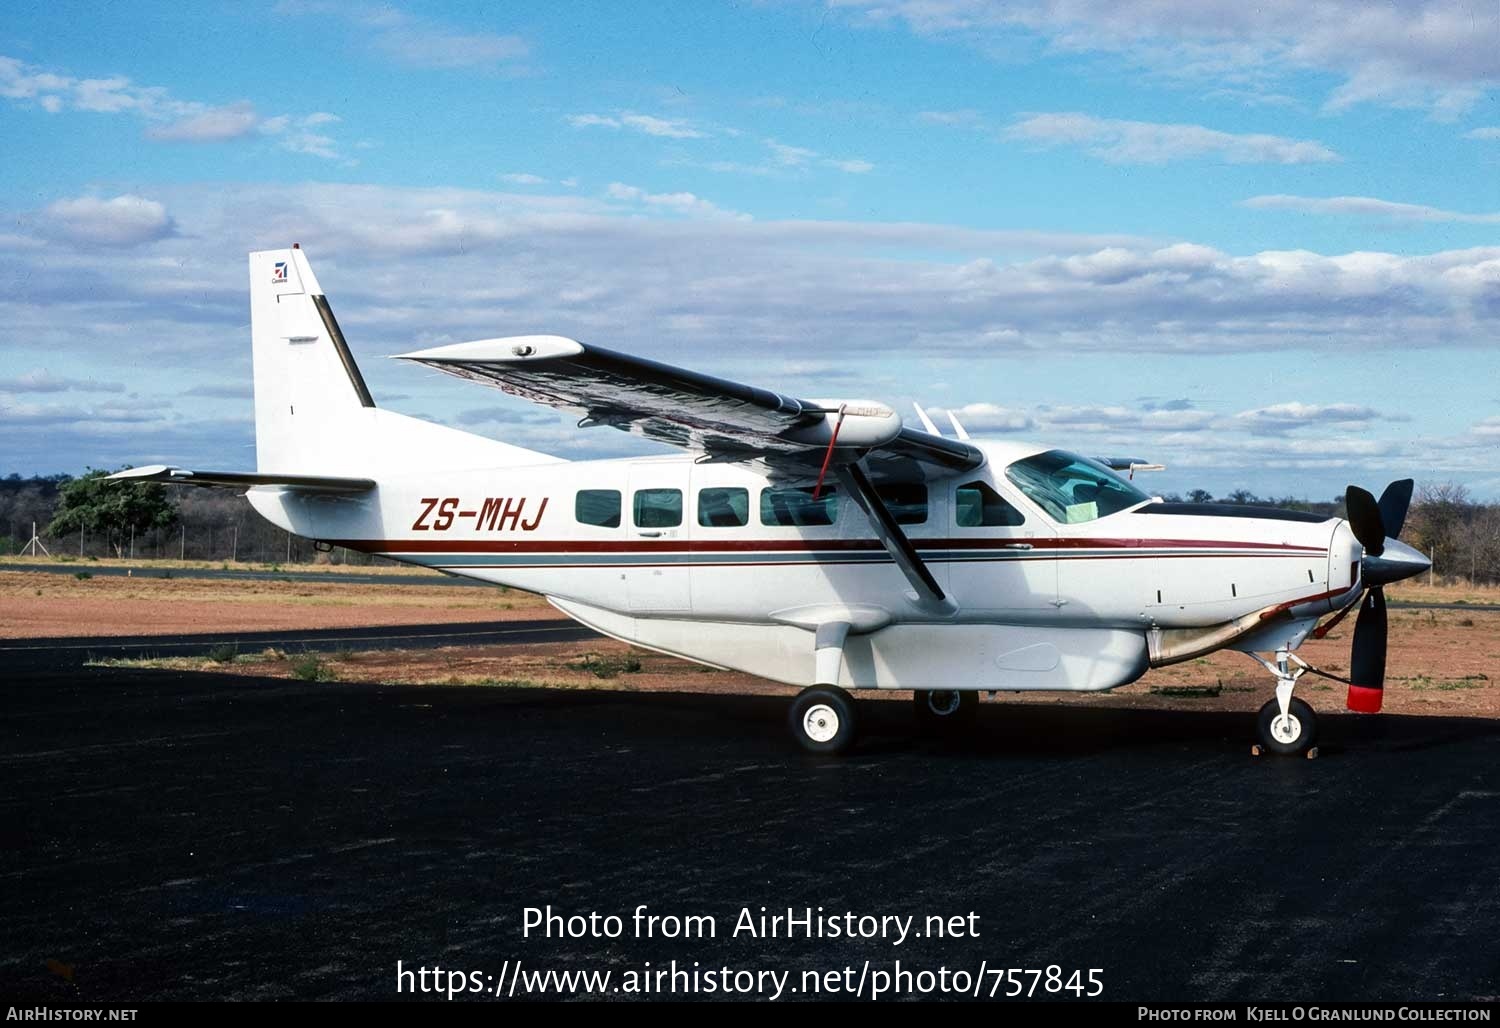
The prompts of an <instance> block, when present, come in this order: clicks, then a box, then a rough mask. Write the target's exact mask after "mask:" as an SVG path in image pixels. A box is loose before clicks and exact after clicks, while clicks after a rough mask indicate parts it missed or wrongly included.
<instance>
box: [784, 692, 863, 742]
mask: <svg viewBox="0 0 1500 1028" xmlns="http://www.w3.org/2000/svg"><path fill="white" fill-rule="evenodd" d="M787 724H788V727H790V728H791V730H792V738H794V739H796V740H797V744H798V745H799V746H801V747H802V748H803V749H804V750H806V751H807V752H808V753H817V754H821V755H825V756H834V755H837V754H840V753H845V752H847V751H848V750H849V748H850V747H851V746H853V745H854V738H855V729H856V725H855V715H854V698H853V697H852V696H850V695H849V694H848V693H846V692H845V691H844V690H842V689H840V688H839V687H838V686H836V685H814V686H810V687H808V688H806V689H803V690H802V691H801V692H800V693H798V694H797V698H796V699H795V700H793V701H792V708H791V710H790V711H789V712H788V715H787Z"/></svg>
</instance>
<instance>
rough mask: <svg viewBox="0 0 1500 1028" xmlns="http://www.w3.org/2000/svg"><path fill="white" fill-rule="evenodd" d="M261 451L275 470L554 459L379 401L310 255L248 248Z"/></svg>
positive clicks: (263, 466) (352, 470) (353, 470)
mask: <svg viewBox="0 0 1500 1028" xmlns="http://www.w3.org/2000/svg"><path fill="white" fill-rule="evenodd" d="M250 335H251V342H252V345H253V348H254V349H253V354H254V366H255V454H256V465H257V468H258V470H259V471H260V472H262V473H270V474H275V475H288V474H292V475H297V474H301V475H315V476H316V475H324V476H326V475H363V476H373V475H374V474H375V472H376V471H381V472H391V473H398V474H399V473H402V472H408V471H418V470H429V471H432V470H446V469H448V468H461V467H507V466H515V465H521V464H536V463H545V462H550V461H554V460H556V459H557V458H553V457H548V456H547V455H545V454H541V453H536V452H534V451H532V450H525V449H522V448H520V447H517V446H509V445H507V444H505V443H501V442H497V441H495V440H493V439H487V438H485V437H483V436H476V435H471V434H470V433H467V432H459V431H456V430H454V429H450V428H444V427H443V426H441V425H435V424H433V423H431V422H428V421H421V420H418V419H416V418H409V417H405V416H403V415H400V414H396V413H394V412H391V411H385V410H381V409H379V408H378V407H376V406H375V400H374V399H373V398H372V397H371V396H370V390H369V388H368V387H367V386H366V385H365V380H364V376H363V375H361V374H360V371H359V366H358V365H357V364H355V362H354V355H353V354H352V353H351V352H350V350H349V344H348V343H347V342H346V341H345V340H344V334H343V332H341V331H340V330H339V323H338V322H337V321H336V320H335V319H334V316H333V309H332V308H331V307H329V305H328V298H327V297H326V296H324V295H323V289H322V287H321V286H320V285H318V279H317V276H315V275H314V274H313V270H312V266H311V264H309V263H308V260H307V254H306V253H305V252H304V251H303V250H302V249H301V248H300V247H299V246H297V245H296V244H295V243H294V244H293V245H292V247H291V249H289V250H261V251H258V252H255V253H252V254H250Z"/></svg>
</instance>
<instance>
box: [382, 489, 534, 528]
mask: <svg viewBox="0 0 1500 1028" xmlns="http://www.w3.org/2000/svg"><path fill="white" fill-rule="evenodd" d="M547 499H548V497H545V496H543V497H542V502H541V503H540V504H538V505H537V508H536V514H535V515H534V516H533V517H532V518H531V519H530V520H527V521H523V520H522V518H523V516H524V515H525V513H526V497H524V496H520V497H517V496H487V497H485V500H484V503H483V504H482V505H481V506H480V508H479V509H478V510H459V509H458V497H456V496H448V497H439V496H424V497H422V513H420V514H418V515H417V520H415V521H413V522H412V525H411V527H412V531H414V532H446V531H447V530H448V529H450V528H452V527H453V524H454V522H455V521H457V520H458V519H459V518H472V519H473V526H474V528H475V529H478V530H480V531H490V532H495V531H500V532H506V531H516V530H520V531H522V532H531V531H535V530H536V526H537V525H539V524H541V523H542V515H543V514H545V513H546V512H547Z"/></svg>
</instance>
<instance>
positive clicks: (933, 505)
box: [249, 443, 1361, 690]
mask: <svg viewBox="0 0 1500 1028" xmlns="http://www.w3.org/2000/svg"><path fill="white" fill-rule="evenodd" d="M981 445H982V446H983V447H984V449H985V450H986V453H987V455H988V457H989V461H988V463H987V464H986V465H985V466H984V467H983V468H981V469H979V470H978V471H976V472H974V473H973V474H970V475H966V476H957V477H950V478H947V479H942V480H938V481H935V482H932V483H930V484H929V485H928V487H927V510H926V516H925V519H923V520H922V521H921V522H920V523H915V522H914V521H913V522H910V523H907V524H904V525H903V526H902V527H903V529H904V531H905V532H906V534H907V535H908V537H909V538H910V539H911V541H912V543H913V545H914V546H915V548H916V549H917V552H918V553H919V554H920V555H921V557H922V559H923V561H924V563H925V564H926V565H927V567H928V569H929V570H930V571H931V573H932V575H933V577H934V578H935V579H936V581H937V582H938V584H939V585H940V586H941V588H942V589H943V591H944V592H945V593H946V594H947V595H948V597H949V598H950V599H951V601H952V605H951V606H950V607H945V608H936V607H933V606H931V605H929V604H924V602H922V601H921V600H920V599H919V598H918V597H917V594H916V593H915V592H914V591H913V590H912V588H911V586H910V585H909V584H908V582H907V580H906V578H905V577H904V576H903V574H902V573H901V571H900V570H899V569H898V567H897V566H896V565H895V563H894V562H893V561H892V560H891V558H890V557H889V556H888V554H887V552H886V550H885V549H884V548H883V547H882V546H881V544H880V542H879V541H877V539H876V537H875V534H874V532H873V531H872V530H871V527H870V525H869V523H868V522H867V520H866V518H865V516H864V515H863V513H862V512H861V511H860V509H859V508H858V506H857V505H856V504H855V503H853V502H850V499H849V497H847V496H841V497H839V501H840V502H838V504H837V514H836V517H834V519H833V521H832V523H831V524H828V525H801V526H779V525H775V524H772V525H767V524H763V523H762V518H761V517H760V514H761V511H760V505H761V492H762V490H764V489H767V488H768V487H769V486H768V483H767V481H766V479H765V478H764V477H763V476H761V475H759V474H757V473H756V472H754V471H751V470H748V469H746V468H744V467H742V466H737V465H732V464H700V463H695V462H694V461H693V460H692V459H691V457H690V456H686V455H684V456H668V457H659V458H645V459H625V460H608V461H580V462H557V463H549V464H539V465H535V466H523V467H506V468H498V469H493V470H452V471H443V472H441V473H429V474H410V475H404V476H397V477H381V478H380V479H379V486H378V488H377V489H376V490H375V491H374V492H372V493H368V494H362V495H354V496H337V497H335V496H326V495H322V496H314V495H308V494H306V493H297V492H293V491H288V490H281V489H277V488H274V487H273V488H258V489H255V490H252V491H251V492H250V494H249V495H250V499H251V501H252V503H253V504H254V505H255V507H256V509H257V510H259V511H260V512H261V513H262V514H264V515H265V516H266V517H267V518H269V519H270V520H271V521H273V522H275V523H277V524H279V525H281V526H283V527H285V528H287V529H288V530H290V531H293V532H296V533H298V534H300V535H304V536H308V537H311V538H315V539H321V540H328V541H331V542H334V543H336V544H338V545H342V546H347V547H350V548H354V549H359V550H363V551H366V552H370V553H378V554H381V555H384V556H388V557H392V558H395V559H397V560H401V561H406V562H409V563H413V564H420V565H424V566H427V567H432V568H437V569H440V570H443V571H446V572H450V573H453V574H457V575H463V576H467V577H470V578H475V579H478V580H481V581H485V582H493V583H498V584H502V585H507V586H511V587H514V588H518V589H524V590H528V591H531V592H536V593H540V594H542V595H544V596H546V597H547V598H548V599H549V600H551V601H552V602H553V603H554V604H555V605H556V606H558V607H559V608H560V609H562V610H563V611H565V612H566V613H568V614H569V615H571V616H573V617H575V618H577V619H578V620H580V621H582V622H584V623H586V624H588V625H591V626H592V627H595V628H597V629H599V630H600V631H602V632H605V633H607V634H609V635H613V636H615V637H617V638H621V639H625V640H628V641H630V642H633V643H637V644H639V645H643V646H647V647H650V648H653V649H658V650H662V651H664V652H668V653H673V654H676V655H679V656H683V657H687V658H690V659H694V660H698V661H701V662H704V663H708V664H712V665H716V666H724V667H733V668H737V669H741V670H745V671H748V672H751V673H754V674H758V675H762V676H765V677H768V678H772V679H776V680H779V681H783V682H787V683H790V684H797V685H806V684H810V683H811V682H812V681H813V676H814V664H813V650H814V646H813V635H814V631H815V629H816V628H817V626H818V625H820V624H824V623H827V622H830V621H842V622H846V623H848V624H850V625H851V634H850V635H849V638H848V641H847V643H846V644H845V647H844V650H843V659H842V663H841V666H840V670H839V681H838V682H837V683H836V684H840V685H843V686H845V687H850V688H906V689H910V688H962V689H984V690H1011V689H1069V690H1080V689H1085V690H1097V689H1109V688H1113V687H1115V686H1118V685H1122V684H1124V683H1126V682H1130V681H1133V680H1134V679H1135V678H1137V677H1139V676H1140V675H1141V674H1142V673H1143V672H1144V671H1145V670H1146V668H1147V667H1148V666H1150V665H1151V664H1153V663H1158V664H1159V663H1170V662H1172V661H1173V660H1178V659H1186V658H1187V657H1188V656H1193V655H1196V654H1197V653H1198V652H1207V649H1218V648H1223V647H1233V648H1236V649H1254V650H1274V649H1277V648H1279V647H1283V646H1284V647H1287V648H1295V647H1296V646H1297V645H1299V644H1300V643H1301V641H1302V639H1303V638H1304V637H1305V635H1306V634H1307V631H1308V630H1309V629H1310V628H1311V626H1312V625H1313V624H1314V623H1315V621H1316V619H1317V618H1318V617H1319V616H1321V615H1323V614H1326V613H1328V612H1329V611H1331V610H1334V609H1336V608H1337V607H1339V606H1341V605H1342V604H1343V603H1344V602H1346V601H1348V600H1349V599H1351V598H1352V597H1353V596H1354V595H1355V590H1356V589H1357V577H1358V569H1359V559H1360V553H1361V551H1360V547H1359V544H1358V543H1357V542H1356V541H1355V540H1354V537H1353V535H1352V533H1351V532H1350V530H1349V528H1348V526H1347V524H1346V523H1345V522H1343V521H1340V520H1338V519H1334V518H1329V519H1327V520H1324V521H1321V522H1315V523H1310V522H1306V521H1290V520H1276V519H1266V518H1252V517H1222V516H1195V515H1191V514H1161V513H1150V512H1149V511H1150V508H1151V507H1152V506H1153V505H1154V504H1152V503H1148V504H1145V505H1143V506H1138V507H1136V508H1134V509H1131V510H1125V511H1122V512H1120V513H1116V514H1113V515H1110V516H1108V517H1103V518H1099V519H1097V520H1092V521H1087V522H1085V523H1080V524H1059V523H1058V522H1057V521H1055V520H1054V519H1053V518H1051V517H1049V516H1048V515H1047V513H1046V512H1045V511H1043V510H1042V509H1041V508H1040V507H1038V506H1037V505H1035V504H1033V503H1032V502H1030V500H1028V498H1027V496H1026V495H1025V494H1024V493H1023V492H1022V491H1021V490H1019V489H1017V488H1016V487H1015V486H1014V485H1013V484H1012V483H1011V482H1009V481H1008V480H1007V478H1006V475H1005V473H1004V469H1005V467H1006V466H1007V465H1008V464H1009V463H1010V462H1011V461H1013V460H1015V459H1018V458H1020V457H1024V456H1027V455H1029V454H1032V453H1035V452H1037V448H1035V447H1025V446H1017V445H1014V444H1000V443H986V444H981ZM975 481H982V482H984V483H986V484H987V485H988V486H989V487H990V488H991V489H993V490H994V491H995V492H997V493H999V494H1000V495H1001V496H1003V497H1004V499H1005V500H1006V501H1008V502H1009V503H1010V504H1011V505H1012V506H1013V507H1014V508H1015V509H1016V510H1018V511H1019V512H1020V513H1021V514H1022V515H1023V516H1024V522H1023V523H1022V524H1019V525H1014V526H992V527H978V526H976V527H961V526H960V524H959V521H960V520H961V519H960V518H959V517H957V510H956V506H957V501H956V497H955V491H956V490H957V489H958V488H960V487H962V486H963V485H965V484H969V483H973V482H975ZM580 490H588V491H597V493H596V494H595V495H604V496H605V497H606V498H607V495H608V493H610V492H617V493H618V494H619V518H618V523H617V524H612V525H610V524H606V525H595V524H586V523H582V522H580V520H579V514H580V509H579V507H578V494H579V492H580ZM705 490H716V491H717V492H714V493H710V494H709V495H708V497H707V498H705V496H704V491H705ZM738 490H744V493H743V494H741V493H739V492H738ZM652 491H661V492H652ZM673 491H676V493H678V494H680V504H681V518H680V523H679V524H676V525H672V524H669V523H666V522H670V520H671V518H670V516H667V517H663V516H662V515H661V514H660V513H659V512H658V513H657V514H656V516H655V517H654V518H652V517H648V518H646V521H647V523H646V524H644V525H637V524H636V521H637V517H636V516H635V514H636V506H637V497H638V496H641V495H642V494H646V496H647V497H650V498H654V499H659V498H661V497H663V496H666V497H668V498H669V499H670V497H671V494H672V492H673ZM726 496H729V497H732V498H733V499H734V500H735V502H736V503H738V504H739V506H738V508H737V510H738V517H734V516H728V517H727V518H726V517H725V516H721V514H722V512H723V510H724V503H723V498H724V497H726ZM710 501H712V505H713V506H714V510H712V511H710V510H709V505H710ZM739 519H744V520H746V521H747V522H748V523H747V524H744V525H739V524H737V523H732V522H736V521H737V520H739ZM726 520H727V521H728V522H731V523H727V524H726V523H725V522H726ZM1262 626H1263V627H1262ZM1204 647H1207V649H1204Z"/></svg>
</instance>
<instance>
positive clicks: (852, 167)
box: [823, 157, 875, 175]
mask: <svg viewBox="0 0 1500 1028" xmlns="http://www.w3.org/2000/svg"><path fill="white" fill-rule="evenodd" d="M823 163H824V164H826V165H828V166H829V167H830V168H837V169H838V170H839V171H843V172H847V173H849V174H850V175H863V174H865V173H866V172H869V171H874V170H875V165H873V164H871V163H870V162H869V161H862V160H859V159H857V158H856V159H854V160H838V159H836V158H832V157H830V158H828V159H827V160H825V161H824V162H823Z"/></svg>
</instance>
